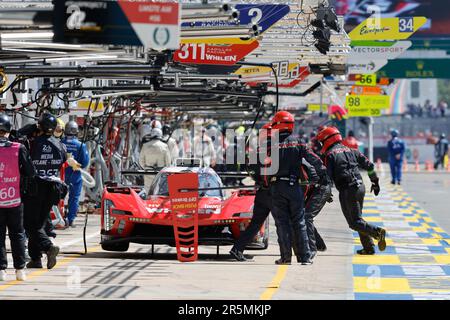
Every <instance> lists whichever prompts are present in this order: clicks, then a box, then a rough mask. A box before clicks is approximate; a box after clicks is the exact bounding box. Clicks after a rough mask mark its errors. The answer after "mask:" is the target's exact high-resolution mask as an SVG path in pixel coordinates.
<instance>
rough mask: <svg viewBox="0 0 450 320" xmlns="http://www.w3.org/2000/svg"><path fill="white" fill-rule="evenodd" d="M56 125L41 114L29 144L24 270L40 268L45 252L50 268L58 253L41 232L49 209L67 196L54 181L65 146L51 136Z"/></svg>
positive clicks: (61, 187)
mask: <svg viewBox="0 0 450 320" xmlns="http://www.w3.org/2000/svg"><path fill="white" fill-rule="evenodd" d="M56 126H57V121H56V118H55V117H54V116H53V115H51V114H49V113H43V114H42V115H41V116H40V118H39V122H38V128H39V133H38V134H37V136H36V137H35V138H34V139H33V141H31V143H30V150H31V152H30V155H31V160H32V161H33V164H34V166H35V168H36V171H37V176H36V177H35V178H34V179H31V180H29V182H28V186H27V192H26V194H25V195H24V224H25V231H26V233H27V236H28V253H29V255H30V257H31V261H29V262H28V264H27V268H42V262H41V258H42V252H45V253H46V255H47V268H48V269H52V268H53V267H54V266H55V265H56V257H57V255H58V253H59V247H57V246H55V245H53V243H52V241H51V240H50V239H49V237H48V235H47V234H46V232H45V230H44V228H45V225H46V221H47V219H48V217H49V215H50V210H51V208H52V206H53V205H56V204H58V202H59V200H60V199H61V198H64V196H65V194H66V193H67V189H66V186H65V184H64V183H62V181H60V179H59V178H58V177H59V175H60V170H61V167H62V165H63V164H64V162H65V161H66V159H67V156H66V148H65V146H64V145H63V144H62V143H61V141H59V140H58V139H57V138H55V137H54V136H53V133H54V130H55V129H56Z"/></svg>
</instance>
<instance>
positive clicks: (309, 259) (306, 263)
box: [297, 251, 317, 266]
mask: <svg viewBox="0 0 450 320" xmlns="http://www.w3.org/2000/svg"><path fill="white" fill-rule="evenodd" d="M316 254H317V251H314V252H311V253H310V255H309V257H307V258H302V257H300V256H297V262H298V263H301V264H302V266H309V265H311V264H313V259H314V257H315V256H316Z"/></svg>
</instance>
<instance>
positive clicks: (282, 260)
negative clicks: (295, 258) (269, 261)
mask: <svg viewBox="0 0 450 320" xmlns="http://www.w3.org/2000/svg"><path fill="white" fill-rule="evenodd" d="M275 264H279V265H283V264H287V265H290V264H291V259H283V258H280V259H278V260H276V261H275Z"/></svg>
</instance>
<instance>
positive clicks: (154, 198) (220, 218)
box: [101, 166, 269, 251]
mask: <svg viewBox="0 0 450 320" xmlns="http://www.w3.org/2000/svg"><path fill="white" fill-rule="evenodd" d="M146 173H148V172H146ZM176 173H195V174H197V175H198V185H199V190H201V189H207V190H205V191H201V192H199V194H198V195H199V202H198V244H199V245H213V246H217V250H218V249H219V246H221V245H232V244H233V243H234V241H235V239H237V238H238V237H239V234H240V232H241V231H243V230H245V228H246V227H247V225H248V223H249V222H250V220H251V218H252V215H253V213H252V212H253V202H254V198H255V191H254V190H233V191H232V192H231V195H229V196H226V195H225V192H224V190H223V189H226V187H225V188H224V186H223V184H222V180H221V178H220V176H219V175H218V174H217V173H216V172H215V171H214V170H213V169H211V168H201V167H192V166H183V167H178V166H174V167H166V168H164V169H162V170H160V171H159V172H158V173H157V174H156V172H155V174H156V176H155V179H154V180H153V183H152V185H151V187H150V190H149V192H148V195H147V194H146V192H145V190H144V188H143V187H131V186H117V185H116V186H114V185H111V186H107V187H106V188H105V190H104V192H103V197H102V204H101V215H102V219H101V245H102V248H103V250H107V251H127V250H128V247H129V244H130V242H133V243H141V244H152V245H155V244H161V245H169V246H176V241H175V237H174V227H173V218H172V214H171V211H170V208H171V206H170V200H169V188H168V179H167V177H168V176H169V175H171V174H176ZM268 226H269V222H268V220H267V221H266V223H265V225H264V226H263V227H262V228H261V230H260V232H259V233H258V235H257V236H256V237H255V239H254V242H253V243H251V244H250V245H249V246H248V249H266V248H267V247H268V243H269V232H268V230H269V229H268Z"/></svg>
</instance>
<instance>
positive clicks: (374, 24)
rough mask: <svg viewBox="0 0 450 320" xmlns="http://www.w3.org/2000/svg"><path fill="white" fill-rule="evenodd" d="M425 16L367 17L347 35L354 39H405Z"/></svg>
mask: <svg viewBox="0 0 450 320" xmlns="http://www.w3.org/2000/svg"><path fill="white" fill-rule="evenodd" d="M426 22H427V19H426V18H425V17H404V18H368V19H367V20H365V21H363V22H361V24H359V25H358V26H357V27H356V28H355V29H353V30H352V32H350V33H349V37H350V39H351V40H352V41H355V40H405V39H408V38H409V37H410V36H412V35H413V34H414V33H415V32H416V31H417V30H419V29H420V28H421V27H422V26H423V25H424V24H425V23H426Z"/></svg>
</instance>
